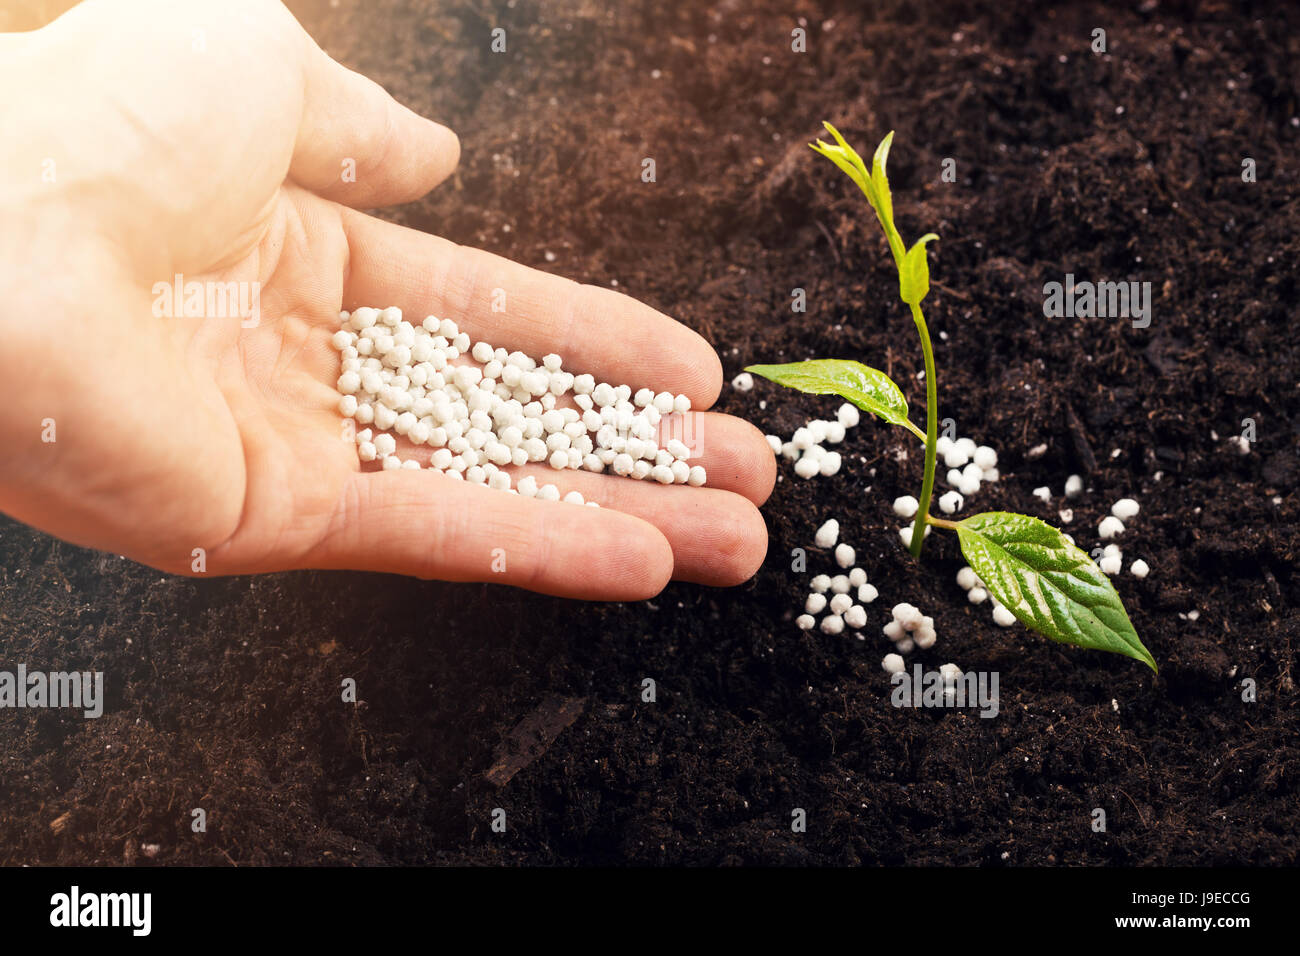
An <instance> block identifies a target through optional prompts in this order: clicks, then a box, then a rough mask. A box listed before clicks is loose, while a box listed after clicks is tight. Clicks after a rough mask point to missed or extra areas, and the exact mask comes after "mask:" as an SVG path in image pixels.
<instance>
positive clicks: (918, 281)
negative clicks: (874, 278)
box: [898, 232, 939, 305]
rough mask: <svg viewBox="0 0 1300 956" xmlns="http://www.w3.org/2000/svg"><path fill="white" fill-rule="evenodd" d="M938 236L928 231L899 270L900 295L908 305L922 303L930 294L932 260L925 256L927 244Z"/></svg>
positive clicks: (909, 251)
mask: <svg viewBox="0 0 1300 956" xmlns="http://www.w3.org/2000/svg"><path fill="white" fill-rule="evenodd" d="M938 238H939V237H938V236H937V235H935V234H934V233H933V232H927V233H926V234H925V235H924V236H922V237H921V238H920V239H918V240H916V245H914V246H912V248H911V249H908V250H907V255H906V256H904V257H903V267H902V268H901V269H899V270H898V295H899V298H901V299H902V300H903V301H904V302H906V303H907V304H908V305H920V304H921V300H922V299H924V298H925V297H926V296H927V295H929V294H930V261H929V260H928V259H927V258H926V257H925V244H926V243H927V242H933V241H934V240H936V239H938Z"/></svg>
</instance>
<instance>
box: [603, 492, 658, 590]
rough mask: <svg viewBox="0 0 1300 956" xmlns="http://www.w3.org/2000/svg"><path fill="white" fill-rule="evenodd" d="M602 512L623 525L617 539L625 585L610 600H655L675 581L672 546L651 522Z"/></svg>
mask: <svg viewBox="0 0 1300 956" xmlns="http://www.w3.org/2000/svg"><path fill="white" fill-rule="evenodd" d="M603 510H604V511H605V514H607V515H610V516H617V519H618V521H619V522H620V523H621V524H622V525H623V527H622V528H619V529H618V538H617V540H618V542H619V547H620V548H621V554H618V555H617V556H616V557H615V560H616V561H617V562H618V564H619V571H618V573H617V574H616V577H617V578H618V579H619V580H620V581H622V582H623V584H622V586H621V588H620V589H619V592H618V593H617V594H615V595H614V596H611V597H610V598H609V599H610V600H615V601H644V600H647V599H649V598H652V597H654V596H655V595H656V594H658V593H659V592H660V591H662V590H663V589H664V588H665V587H667V586H668V582H669V581H671V580H672V578H673V549H672V545H670V544H669V543H668V539H667V538H666V537H664V534H663V532H662V531H660V530H659V529H658V528H656V527H655V526H654V525H652V524H651V523H650V522H648V521H645V520H644V519H642V518H638V517H636V516H635V515H630V514H626V513H624V512H618V511H613V510H611V509H603Z"/></svg>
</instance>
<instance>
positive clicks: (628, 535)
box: [0, 0, 775, 599]
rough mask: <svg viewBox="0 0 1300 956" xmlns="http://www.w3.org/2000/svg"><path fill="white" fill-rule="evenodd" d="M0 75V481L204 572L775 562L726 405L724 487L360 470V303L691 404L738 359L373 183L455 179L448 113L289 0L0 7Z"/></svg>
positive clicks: (629, 583) (721, 576) (179, 565)
mask: <svg viewBox="0 0 1300 956" xmlns="http://www.w3.org/2000/svg"><path fill="white" fill-rule="evenodd" d="M0 89H4V90H6V95H5V99H6V101H7V102H8V103H9V104H10V105H9V106H8V107H7V110H8V113H9V116H8V120H9V127H8V129H7V130H6V132H7V133H8V134H9V135H8V136H7V137H6V139H7V140H8V141H9V145H8V147H7V150H6V155H5V157H4V158H3V159H2V160H0V172H2V173H3V176H0V330H2V331H3V334H4V337H5V345H4V348H3V351H0V381H2V382H3V385H0V388H3V389H4V393H5V395H4V405H3V410H0V438H3V439H4V441H5V443H6V447H7V449H8V454H7V455H6V458H5V460H4V461H0V510H3V511H5V512H6V513H8V514H10V515H12V516H14V517H16V518H19V519H20V520H23V521H25V522H27V523H29V524H32V525H35V526H36V527H39V528H42V529H44V530H46V531H49V532H51V533H53V534H56V535H58V536H60V537H62V538H66V539H68V540H70V541H74V542H76V543H78V544H82V545H87V546H91V547H96V548H101V549H105V550H110V551H114V552H116V553H120V554H123V555H126V556H128V557H131V558H133V559H136V560H139V561H141V562H144V563H146V564H150V565H153V566H155V567H158V568H162V569H164V570H167V571H172V572H177V573H186V574H188V573H194V572H195V571H196V570H199V567H198V562H197V558H196V555H198V554H201V555H202V558H203V562H202V570H203V571H204V572H205V573H208V574H230V573H249V572H262V571H276V570H284V569H291V568H353V569H364V570H377V571H390V572H397V573H403V574H412V575H417V576H420V577H431V578H442V579H447V580H456V581H468V580H477V581H495V582H499V583H508V584H514V585H518V586H521V587H525V588H529V589H532V590H537V591H543V592H546V593H551V594H558V595H564V596H570V597H584V598H600V599H636V598H643V597H647V596H650V595H653V594H655V593H657V592H658V591H659V590H660V589H661V588H662V587H663V586H664V584H665V583H666V582H667V581H668V580H669V578H670V576H671V577H674V578H678V579H682V580H687V581H696V582H702V583H708V584H734V583H738V582H740V581H743V580H745V579H746V578H748V577H749V576H751V575H752V574H753V573H754V571H755V570H756V569H757V567H758V565H759V564H760V563H761V561H762V559H763V556H764V554H765V551H766V528H765V525H764V522H763V519H762V517H761V516H760V515H759V513H758V510H757V508H756V504H760V503H762V502H763V501H764V500H765V499H766V497H767V495H768V494H769V493H770V491H771V488H772V484H773V481H774V476H775V462H774V460H773V456H772V454H771V451H770V450H769V449H768V447H767V445H766V443H765V441H764V439H763V436H762V435H761V434H760V433H759V432H758V431H757V430H756V429H755V428H753V427H752V426H751V425H749V424H748V423H746V422H743V421H741V420H739V419H736V418H732V417H729V416H724V415H719V414H715V413H708V412H695V411H693V412H690V413H688V415H690V416H692V421H691V422H690V423H688V426H687V428H686V431H687V432H688V433H691V434H693V435H695V436H696V440H697V445H698V448H699V452H700V458H699V459H697V460H695V461H693V462H692V463H700V464H703V465H704V466H705V468H706V469H707V471H708V475H709V487H705V488H687V487H683V486H662V485H658V484H655V483H652V482H638V481H633V480H629V479H625V478H617V477H613V476H607V475H597V474H591V473H587V472H566V473H562V474H559V475H558V476H552V477H550V478H548V480H551V481H554V482H555V483H557V484H559V485H560V486H561V490H562V491H565V490H568V489H569V488H576V489H577V490H579V491H581V492H582V493H583V495H584V496H585V497H587V498H588V499H591V500H596V501H598V502H600V503H601V504H602V505H603V506H604V507H602V508H599V509H596V508H583V507H576V506H573V505H570V504H567V503H563V502H547V501H540V500H537V499H529V498H524V497H522V496H517V495H509V494H505V493H502V492H499V491H494V490H490V489H488V488H485V487H482V486H478V485H473V484H470V483H467V482H456V481H452V480H450V479H447V478H445V477H443V476H441V475H439V474H437V473H434V472H431V471H427V470H421V471H405V470H398V471H389V472H380V471H369V470H362V467H361V465H360V464H359V462H358V460H357V456H356V450H355V445H354V444H353V442H352V441H350V440H347V438H346V435H345V433H344V431H343V429H342V428H341V421H340V418H339V415H338V412H337V410H336V403H337V397H338V396H337V394H336V392H335V389H334V384H333V383H334V380H335V379H336V378H337V376H338V356H337V353H336V352H335V351H334V350H333V349H332V348H331V346H330V342H329V340H330V336H331V335H332V333H333V332H334V331H335V330H336V329H337V328H338V313H339V311H340V309H343V308H354V307H356V306H359V305H373V306H377V307H384V306H387V305H396V306H398V307H400V308H402V309H403V310H404V312H405V313H406V314H407V316H408V317H412V318H416V319H417V320H418V318H419V317H423V316H425V315H428V314H435V315H438V316H441V317H447V318H451V319H453V320H455V321H456V322H457V323H458V324H459V325H460V326H461V327H462V328H463V329H465V330H466V331H468V332H470V334H471V335H472V336H473V337H474V338H476V339H477V338H480V337H482V338H484V339H487V340H488V341H490V342H491V343H492V344H493V345H504V346H506V347H508V348H511V349H520V350H522V351H524V352H526V353H528V354H531V355H538V356H540V355H542V354H544V353H546V352H557V353H559V354H560V355H561V356H563V358H564V360H565V364H566V367H568V368H571V369H573V370H575V371H588V372H591V373H593V374H594V375H596V376H597V378H598V379H602V380H606V381H610V382H615V383H627V384H628V385H631V386H632V387H633V388H639V387H642V386H648V387H651V388H654V389H655V390H657V391H658V390H668V391H672V392H683V393H685V394H686V395H688V396H689V397H690V398H691V400H692V404H693V408H695V409H705V408H707V407H708V406H709V405H710V404H712V402H713V401H714V400H715V399H716V398H717V395H718V392H719V389H720V388H721V381H722V373H721V365H720V363H719V361H718V358H717V356H716V355H715V354H714V352H713V350H712V349H711V348H710V347H709V346H708V345H707V343H706V342H705V341H704V340H703V339H702V338H701V337H700V336H698V335H696V334H695V333H694V332H692V331H690V330H688V329H687V328H685V327H684V326H682V325H680V324H678V323H676V322H674V321H673V320H671V319H669V318H668V317H666V316H664V315H662V314H660V313H658V312H656V311H655V310H653V309H651V308H649V307H647V306H644V305H642V304H640V303H638V302H636V301H634V300H633V299H631V298H628V297H626V296H622V295H619V294H617V293H614V292H612V291H610V290H606V289H600V288H597V287H593V286H582V285H578V284H576V283H574V282H572V281H569V280H567V279H563V278H559V277H555V276H551V275H547V274H544V273H541V272H537V271H535V270H532V269H528V268H525V267H523V266H521V265H518V264H516V263H513V262H510V261H508V260H506V259H503V258H501V257H498V256H495V255H491V254H489V253H486V252H483V251H479V250H475V249H468V248H463V247H460V246H457V245H455V244H453V243H451V242H449V241H447V240H445V239H440V238H436V237H433V236H429V235H425V234H423V233H420V232H416V231H413V230H409V229H405V228H402V227H399V226H396V225H393V224H390V223H386V222H383V221H381V220H378V219H375V218H372V217H370V216H367V215H365V214H363V213H361V212H359V211H357V209H358V208H370V207H376V206H382V205H386V204H392V203H399V202H405V201H409V200H412V199H415V198H417V197H419V196H421V195H423V194H424V193H425V192H427V191H428V190H429V189H431V188H433V187H434V186H436V185H437V184H438V183H439V182H441V181H442V180H443V179H445V178H446V177H447V176H448V175H449V174H450V173H451V171H452V169H453V168H454V167H455V165H456V162H457V159H458V155H459V144H458V141H457V139H456V137H455V135H454V134H453V133H451V132H450V131H449V130H447V129H446V128H444V127H442V126H439V125H438V124H436V123H433V122H430V121H427V120H424V119H422V118H420V117H418V116H416V115H415V114H414V113H412V112H411V111H409V110H407V109H405V108H404V107H401V106H399V105H398V104H397V103H396V102H394V101H393V100H392V99H391V98H390V97H389V96H388V95H387V94H386V93H385V92H384V91H383V90H382V89H381V88H380V87H379V86H377V85H376V84H374V83H372V82H371V81H369V80H367V79H365V78H363V77H361V76H359V75H357V74H355V73H352V72H351V71H349V70H346V69H345V68H343V67H341V66H340V65H338V64H337V63H335V62H334V61H333V60H331V59H330V58H329V57H328V56H326V55H325V54H324V53H323V52H322V51H321V50H320V49H319V48H318V47H317V46H316V45H315V43H313V42H312V40H311V39H310V38H309V37H308V36H307V35H306V33H304V32H303V30H302V29H301V28H300V27H299V25H298V24H297V22H296V21H295V20H294V19H293V17H292V16H291V15H290V14H289V13H288V12H287V11H286V10H285V9H284V8H283V7H282V6H281V5H280V4H278V3H272V2H269V0H235V2H220V3H218V2H188V3H174V2H166V0H146V2H132V3H126V2H118V0H87V2H86V3H83V4H81V5H80V6H78V7H76V8H74V9H73V10H71V11H70V12H69V13H67V14H66V15H65V16H63V17H62V18H60V19H59V20H57V21H55V22H54V23H53V24H51V25H50V26H48V27H46V28H45V29H43V30H40V31H37V32H35V33H32V34H18V35H0ZM19 90H23V91H25V96H23V95H18V91H19ZM11 92H12V93H13V94H14V95H12V96H11V95H10V93H11ZM349 161H351V162H354V163H355V181H345V179H344V178H343V177H342V176H341V173H342V171H343V169H344V166H345V163H347V162H349ZM177 275H180V276H183V281H184V282H185V283H190V282H198V283H201V284H202V285H203V287H204V288H212V287H213V284H214V283H221V284H225V283H236V284H238V285H237V287H238V288H240V289H245V290H246V289H257V290H259V298H260V302H259V306H260V309H259V312H258V314H257V315H256V316H255V318H256V322H255V324H254V322H253V321H252V317H249V318H245V319H243V320H241V317H240V316H238V315H234V316H230V315H215V314H208V315H200V316H196V317H171V316H162V317H160V316H158V315H156V314H155V313H156V312H157V308H156V306H157V301H158V294H157V293H156V291H155V285H156V284H158V283H164V284H168V285H170V284H172V282H173V277H174V276H177ZM498 288H500V289H505V290H507V292H508V301H509V310H508V311H507V312H505V313H493V312H492V311H491V294H492V290H494V289H498ZM174 305H175V308H176V310H177V311H180V303H175V304H174ZM51 438H52V439H53V440H52V441H51V440H50V439H51ZM197 549H201V550H197ZM495 549H504V555H505V570H504V571H501V572H500V573H497V572H494V570H493V568H492V564H493V559H492V556H493V552H494V550H495ZM498 566H499V565H498Z"/></svg>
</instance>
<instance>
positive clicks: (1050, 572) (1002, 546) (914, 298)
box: [747, 123, 1156, 671]
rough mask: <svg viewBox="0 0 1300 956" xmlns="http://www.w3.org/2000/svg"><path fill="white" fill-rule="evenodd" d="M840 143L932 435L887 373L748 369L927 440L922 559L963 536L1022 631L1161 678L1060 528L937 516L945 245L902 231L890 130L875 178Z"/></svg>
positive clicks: (1112, 594) (918, 542)
mask: <svg viewBox="0 0 1300 956" xmlns="http://www.w3.org/2000/svg"><path fill="white" fill-rule="evenodd" d="M825 125H826V129H827V130H829V131H830V134H831V136H833V137H834V138H835V145H830V144H828V143H824V142H822V141H821V140H820V139H819V140H818V141H817V142H816V143H814V144H811V145H812V148H813V149H814V150H816V151H817V152H818V153H821V155H823V156H825V157H826V158H827V159H829V160H830V161H831V162H833V163H834V164H835V165H836V166H838V167H839V168H840V169H842V170H843V171H844V172H845V173H846V174H847V175H848V177H849V178H850V179H852V180H853V181H854V182H855V183H857V184H858V188H859V189H861V190H862V192H863V194H864V195H865V196H866V197H867V202H868V203H870V204H871V208H872V209H873V210H874V211H875V213H876V218H877V219H878V220H879V221H880V225H881V228H882V229H884V232H885V238H886V239H887V240H888V241H889V251H890V252H891V253H892V255H893V257H894V265H895V266H896V267H897V269H898V294H899V298H901V299H902V300H903V302H904V303H905V304H906V305H907V306H908V307H909V308H910V309H911V312H912V321H913V323H915V325H916V331H917V333H918V334H919V336H920V338H921V351H922V353H923V354H924V356H925V420H926V427H925V430H924V431H923V430H922V429H920V428H919V427H917V426H916V425H915V424H913V423H912V421H911V419H910V418H909V417H908V408H907V400H906V399H905V398H904V397H903V392H902V390H901V389H899V387H898V386H897V385H896V384H894V382H893V381H892V380H890V378H889V376H888V375H886V374H885V373H884V372H881V371H879V370H878V369H874V368H868V367H867V366H866V365H863V364H862V363H860V362H855V361H851V360H844V359H818V360H814V361H809V362H792V363H789V364H786V365H751V366H750V367H749V368H748V369H747V371H749V372H752V373H753V374H755V375H761V376H763V377H764V378H767V379H771V380H772V381H773V382H776V383H777V384H779V385H785V386H787V387H789V388H794V389H797V390H799V391H801V392H808V393H811V394H816V395H832V394H833V395H839V396H840V397H842V398H845V399H847V400H848V401H850V402H852V403H853V404H854V405H856V406H857V407H858V408H860V409H862V410H863V411H865V412H869V413H871V414H872V415H875V416H876V417H878V418H881V419H883V420H885V421H886V422H889V423H890V424H891V425H898V426H900V427H902V428H906V429H908V430H909V431H910V432H912V434H914V435H916V436H917V438H919V439H921V440H922V441H924V442H925V472H924V475H923V477H922V484H921V494H920V498H919V504H920V507H919V508H918V510H917V513H916V522H915V524H914V525H913V527H912V541H911V545H910V547H911V551H912V554H913V556H914V557H916V558H920V557H921V549H922V548H923V547H924V545H925V530H926V525H935V526H936V527H939V528H943V529H946V530H949V531H955V532H956V533H957V540H958V542H959V544H960V545H961V551H962V554H963V555H965V557H966V561H967V562H968V563H969V564H970V566H971V568H972V569H973V570H974V571H975V573H976V574H977V575H979V577H980V579H981V580H982V581H983V582H984V584H985V587H986V588H987V589H988V591H989V593H991V594H992V595H993V596H994V597H995V598H996V599H997V600H998V602H999V603H1001V604H1002V605H1003V606H1004V607H1006V608H1007V610H1009V611H1010V612H1011V613H1012V614H1014V615H1015V616H1016V618H1017V619H1018V620H1019V621H1021V622H1022V623H1023V624H1025V625H1027V626H1028V627H1030V628H1032V629H1033V630H1035V631H1038V632H1039V633H1040V634H1043V635H1046V636H1047V637H1049V638H1051V639H1052V640H1054V641H1059V642H1061V643H1064V644H1074V645H1077V646H1079V647H1089V648H1094V649H1096V650H1102V651H1111V652H1113V653H1116V654H1123V655H1125V656H1127V657H1131V658H1133V659H1135V660H1139V661H1142V663H1144V664H1146V665H1147V666H1148V667H1150V668H1151V669H1152V670H1153V671H1154V670H1155V669H1156V662H1155V659H1154V658H1152V656H1151V653H1150V651H1148V650H1147V649H1146V647H1144V646H1143V644H1142V641H1141V640H1140V639H1139V638H1138V636H1137V632H1136V631H1135V630H1134V629H1133V624H1132V622H1131V621H1129V618H1128V614H1127V612H1125V610H1124V604H1123V602H1122V601H1120V598H1119V594H1117V593H1116V591H1115V588H1114V586H1113V585H1112V584H1111V583H1110V579H1109V578H1108V577H1107V576H1106V575H1105V574H1104V573H1102V571H1101V570H1100V569H1099V568H1098V567H1097V565H1096V564H1095V563H1094V562H1093V560H1092V559H1091V558H1090V557H1089V556H1088V555H1087V554H1085V553H1084V552H1083V551H1082V550H1080V549H1079V548H1077V547H1075V546H1074V545H1073V544H1071V543H1070V541H1069V540H1068V539H1067V538H1066V537H1065V535H1064V534H1062V533H1061V532H1060V531H1058V530H1057V529H1056V528H1053V527H1052V526H1051V525H1048V524H1046V523H1044V522H1042V521H1039V520H1038V519H1037V518H1033V517H1030V516H1029V515H1021V514H1012V513H1009V512H1004V511H990V512H985V513H983V514H977V515H971V516H970V517H968V518H965V519H963V520H961V521H948V520H945V519H943V518H936V517H934V516H933V515H931V514H930V513H929V512H930V497H931V495H932V493H933V491H934V470H935V457H936V451H935V445H936V443H937V442H938V439H939V428H938V423H939V411H938V377H937V375H936V374H935V368H934V349H933V347H932V346H931V344H930V331H929V329H928V328H927V327H926V324H925V316H924V314H923V313H922V312H921V302H922V301H923V300H924V299H925V297H926V295H927V294H928V293H929V291H930V263H929V260H928V259H927V258H926V249H925V247H926V244H927V243H929V242H932V241H933V240H935V239H938V238H939V237H938V236H936V235H935V234H934V233H932V232H930V233H926V234H925V235H924V236H922V237H921V238H920V239H918V240H917V241H916V242H915V243H914V244H913V245H912V246H911V247H910V248H908V247H907V246H906V245H905V244H904V243H903V239H902V236H900V235H899V234H898V229H897V228H896V227H895V226H894V204H893V197H892V196H891V195H890V192H889V179H888V178H887V177H886V175H885V164H886V162H887V161H888V158H889V147H890V144H891V143H892V142H893V139H894V134H893V133H892V132H891V133H890V134H889V135H888V136H886V137H885V138H884V140H883V141H882V142H881V144H880V146H879V147H878V148H877V149H876V153H875V156H874V157H873V158H872V160H871V169H870V170H869V171H868V169H867V166H866V164H865V163H864V162H863V160H862V157H861V156H859V155H858V153H857V152H856V151H855V150H854V149H853V147H852V146H850V145H849V144H848V143H846V142H845V141H844V137H842V136H841V135H840V134H839V132H838V131H837V130H836V129H835V127H833V126H831V124H830V123H826V124H825Z"/></svg>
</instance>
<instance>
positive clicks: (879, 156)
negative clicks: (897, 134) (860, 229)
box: [871, 129, 897, 233]
mask: <svg viewBox="0 0 1300 956" xmlns="http://www.w3.org/2000/svg"><path fill="white" fill-rule="evenodd" d="M893 142H894V131H893V130H892V129H891V130H890V131H889V133H888V134H887V135H886V136H885V138H884V139H882V140H881V141H880V145H879V146H877V147H876V155H875V156H873V157H871V183H872V185H873V186H875V187H876V213H877V214H878V215H879V216H880V222H881V225H883V226H884V227H885V232H886V233H888V232H889V231H890V230H893V231H895V232H897V230H896V229H894V197H893V195H892V194H891V193H890V191H889V176H888V175H887V174H886V173H885V164H886V163H887V162H888V161H889V147H890V144H891V143H893Z"/></svg>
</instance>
